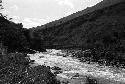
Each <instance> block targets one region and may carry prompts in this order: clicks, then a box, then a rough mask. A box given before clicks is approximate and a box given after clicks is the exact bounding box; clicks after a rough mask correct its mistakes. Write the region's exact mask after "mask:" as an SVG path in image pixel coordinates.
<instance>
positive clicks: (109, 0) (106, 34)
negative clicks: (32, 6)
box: [30, 0, 125, 47]
mask: <svg viewBox="0 0 125 84" xmlns="http://www.w3.org/2000/svg"><path fill="white" fill-rule="evenodd" d="M113 1H114V2H113ZM87 10H88V11H89V10H90V11H89V12H86V13H85V11H87ZM92 11H93V12H92ZM77 14H78V16H77ZM73 15H74V16H73ZM73 15H71V16H68V17H65V18H63V19H65V20H64V21H63V22H60V21H62V20H61V19H60V20H59V21H55V22H51V23H48V24H46V25H44V26H40V27H37V28H33V29H30V31H32V36H33V38H37V39H38V38H39V39H41V43H42V45H43V46H63V47H64V46H65V47H68V46H80V47H88V46H89V47H91V46H92V47H93V46H96V45H97V44H98V43H99V44H98V45H102V46H107V45H108V42H109V43H110V42H111V43H113V42H112V41H113V40H115V39H120V38H121V37H123V36H124V28H122V26H123V27H124V25H125V23H124V22H125V21H124V20H125V2H124V0H119V1H118V0H104V1H103V2H100V3H98V4H97V5H95V6H93V7H91V8H88V9H85V10H83V11H81V12H78V13H76V14H73ZM75 15H76V16H75ZM69 17H73V18H71V19H70V20H69ZM121 32H122V33H121ZM114 34H117V36H118V37H114V36H113V35H114ZM120 34H123V35H122V36H121V35H120ZM120 36H121V37H120ZM105 39H108V40H109V39H110V41H107V44H105V43H103V42H104V40H105Z"/></svg>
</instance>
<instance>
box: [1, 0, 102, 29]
mask: <svg viewBox="0 0 125 84" xmlns="http://www.w3.org/2000/svg"><path fill="white" fill-rule="evenodd" d="M100 1H102V0H3V6H4V8H5V9H4V11H3V13H4V14H7V15H8V16H9V17H12V18H13V21H15V22H20V23H23V25H24V27H26V28H30V27H36V26H40V25H43V24H45V23H48V22H51V21H54V20H57V19H60V18H62V17H65V16H68V15H70V14H72V13H75V12H77V11H80V10H83V9H85V8H86V7H91V6H93V5H95V4H97V3H98V2H100Z"/></svg>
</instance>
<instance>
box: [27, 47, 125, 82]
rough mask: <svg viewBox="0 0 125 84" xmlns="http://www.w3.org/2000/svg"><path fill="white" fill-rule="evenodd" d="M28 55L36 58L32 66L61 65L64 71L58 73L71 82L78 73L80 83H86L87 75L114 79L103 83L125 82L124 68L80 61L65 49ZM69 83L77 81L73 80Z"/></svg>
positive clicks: (59, 76)
mask: <svg viewBox="0 0 125 84" xmlns="http://www.w3.org/2000/svg"><path fill="white" fill-rule="evenodd" d="M76 52H77V51H76ZM28 55H29V56H30V59H31V60H35V62H34V64H32V65H31V66H37V65H45V66H50V67H54V66H57V67H60V68H61V69H62V73H60V74H57V76H58V78H59V79H60V80H61V79H62V80H63V79H65V80H68V81H70V82H71V81H73V80H75V79H72V78H73V76H74V75H75V74H76V73H77V74H79V75H80V76H79V78H78V79H81V78H82V82H81V83H79V84H85V83H84V81H83V80H84V79H85V77H86V76H91V77H94V78H98V79H100V80H110V81H114V82H110V83H102V84H125V70H124V69H122V68H120V69H118V68H115V67H110V66H100V65H99V64H97V63H94V62H93V63H89V64H88V63H87V62H80V61H79V60H78V59H77V58H75V57H72V53H67V52H65V50H55V49H47V52H41V53H35V54H28ZM52 72H53V70H52ZM75 81H76V80H75ZM79 81H81V80H79ZM77 83H78V82H77ZM69 84H76V83H74V82H72V83H69Z"/></svg>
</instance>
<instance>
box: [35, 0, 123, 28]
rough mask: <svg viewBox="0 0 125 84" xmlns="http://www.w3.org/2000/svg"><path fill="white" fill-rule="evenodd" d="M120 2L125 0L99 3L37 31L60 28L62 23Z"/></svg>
mask: <svg viewBox="0 0 125 84" xmlns="http://www.w3.org/2000/svg"><path fill="white" fill-rule="evenodd" d="M120 2H124V0H103V1H101V2H100V3H97V4H96V5H95V6H92V7H87V8H86V9H85V10H82V11H78V12H76V13H73V14H71V15H69V16H67V17H63V18H61V19H59V20H55V21H52V22H50V23H47V24H45V25H42V26H38V27H37V29H41V28H49V27H52V26H58V25H60V24H62V23H65V22H67V21H70V20H72V19H74V18H77V17H79V16H82V15H84V14H87V13H91V12H93V11H96V10H98V9H102V8H105V7H108V6H111V5H113V4H116V3H120Z"/></svg>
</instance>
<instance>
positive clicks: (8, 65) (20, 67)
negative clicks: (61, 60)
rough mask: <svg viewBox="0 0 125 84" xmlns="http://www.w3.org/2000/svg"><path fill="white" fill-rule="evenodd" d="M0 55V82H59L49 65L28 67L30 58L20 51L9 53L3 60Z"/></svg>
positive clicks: (13, 83) (17, 83) (5, 83)
mask: <svg viewBox="0 0 125 84" xmlns="http://www.w3.org/2000/svg"><path fill="white" fill-rule="evenodd" d="M3 57H5V56H2V55H1V56H0V83H1V84H59V81H57V80H56V78H55V75H54V74H52V73H51V71H50V68H49V67H45V66H40V65H39V66H35V67H30V66H29V63H30V60H28V59H26V58H25V57H26V55H25V54H22V53H16V54H14V53H11V54H8V55H7V56H6V59H7V60H3Z"/></svg>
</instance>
